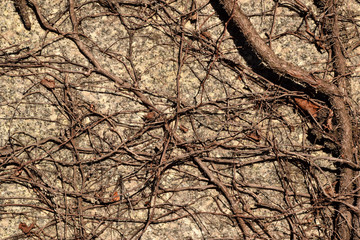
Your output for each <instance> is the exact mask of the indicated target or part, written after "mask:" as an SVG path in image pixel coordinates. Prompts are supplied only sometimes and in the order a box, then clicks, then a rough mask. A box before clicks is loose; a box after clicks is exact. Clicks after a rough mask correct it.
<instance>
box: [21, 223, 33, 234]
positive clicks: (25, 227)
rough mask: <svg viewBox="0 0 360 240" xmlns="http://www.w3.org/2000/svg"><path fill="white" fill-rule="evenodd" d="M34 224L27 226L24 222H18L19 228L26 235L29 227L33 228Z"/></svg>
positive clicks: (29, 229)
mask: <svg viewBox="0 0 360 240" xmlns="http://www.w3.org/2000/svg"><path fill="white" fill-rule="evenodd" d="M34 226H35V223H32V224H31V225H30V226H27V225H26V223H22V222H21V223H20V224H19V229H20V230H21V231H22V232H23V233H24V234H26V235H28V234H29V233H30V231H31V229H33V228H34Z"/></svg>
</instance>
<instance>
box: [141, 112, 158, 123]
mask: <svg viewBox="0 0 360 240" xmlns="http://www.w3.org/2000/svg"><path fill="white" fill-rule="evenodd" d="M155 118H156V113H155V112H154V111H152V112H149V113H148V114H146V115H145V116H144V120H145V121H147V122H150V121H154V120H155Z"/></svg>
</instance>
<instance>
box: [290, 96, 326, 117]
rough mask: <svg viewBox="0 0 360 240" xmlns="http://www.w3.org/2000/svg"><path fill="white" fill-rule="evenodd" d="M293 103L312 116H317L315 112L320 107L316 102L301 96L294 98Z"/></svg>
mask: <svg viewBox="0 0 360 240" xmlns="http://www.w3.org/2000/svg"><path fill="white" fill-rule="evenodd" d="M294 101H295V103H296V104H297V105H298V106H299V107H300V108H301V109H302V110H304V111H306V112H308V113H309V114H310V115H311V116H313V117H314V118H315V117H316V116H317V112H318V111H319V109H320V108H321V107H320V106H318V105H317V104H314V103H312V102H311V101H309V100H306V99H302V98H294Z"/></svg>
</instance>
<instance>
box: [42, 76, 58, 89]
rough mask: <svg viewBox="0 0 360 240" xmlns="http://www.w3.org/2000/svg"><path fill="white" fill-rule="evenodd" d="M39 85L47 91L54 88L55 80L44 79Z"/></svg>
mask: <svg viewBox="0 0 360 240" xmlns="http://www.w3.org/2000/svg"><path fill="white" fill-rule="evenodd" d="M40 84H41V85H43V86H44V87H46V88H49V89H53V88H55V80H53V79H46V78H44V79H42V80H41V82H40Z"/></svg>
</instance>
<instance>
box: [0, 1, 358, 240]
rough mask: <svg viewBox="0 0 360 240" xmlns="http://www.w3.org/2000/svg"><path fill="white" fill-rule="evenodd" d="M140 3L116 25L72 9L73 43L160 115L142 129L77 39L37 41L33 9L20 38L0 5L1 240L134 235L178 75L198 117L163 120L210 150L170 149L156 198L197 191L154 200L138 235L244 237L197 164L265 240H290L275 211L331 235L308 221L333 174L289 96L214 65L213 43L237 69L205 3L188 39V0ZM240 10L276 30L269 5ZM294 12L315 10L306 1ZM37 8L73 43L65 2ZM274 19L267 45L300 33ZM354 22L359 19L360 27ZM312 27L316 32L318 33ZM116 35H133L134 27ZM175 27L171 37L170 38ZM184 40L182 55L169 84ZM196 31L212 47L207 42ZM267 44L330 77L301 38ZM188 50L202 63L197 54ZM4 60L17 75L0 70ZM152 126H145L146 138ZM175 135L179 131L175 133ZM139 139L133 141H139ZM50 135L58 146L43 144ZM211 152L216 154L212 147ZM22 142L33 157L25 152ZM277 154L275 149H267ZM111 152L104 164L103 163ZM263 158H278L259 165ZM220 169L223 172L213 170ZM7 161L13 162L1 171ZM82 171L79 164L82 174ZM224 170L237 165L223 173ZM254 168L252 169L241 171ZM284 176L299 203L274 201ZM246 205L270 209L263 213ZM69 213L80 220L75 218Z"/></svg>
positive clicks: (126, 98)
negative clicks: (311, 178) (262, 228)
mask: <svg viewBox="0 0 360 240" xmlns="http://www.w3.org/2000/svg"><path fill="white" fill-rule="evenodd" d="M99 2H103V3H107V2H112V1H99ZM113 2H116V1H113ZM143 2H144V6H143V7H137V8H135V7H132V6H128V7H124V6H121V7H120V8H118V9H116V10H117V11H118V12H120V14H121V15H122V17H123V19H120V18H119V17H118V16H117V15H116V14H115V12H114V11H113V10H114V9H113V10H112V11H110V10H109V9H107V8H105V7H104V6H102V5H101V4H99V3H97V2H96V1H85V0H81V1H75V3H76V15H77V18H78V20H81V24H80V29H79V31H80V32H81V33H82V34H83V36H80V39H81V40H82V41H83V43H84V44H86V47H87V48H88V49H90V50H91V51H92V53H93V55H94V57H95V58H96V59H97V60H98V62H99V63H100V65H101V66H102V67H103V68H104V69H105V70H106V71H108V72H110V73H111V74H113V75H115V76H117V77H118V78H119V79H121V80H122V81H124V82H126V83H130V84H134V83H135V82H136V85H137V86H138V87H139V88H140V89H141V90H142V93H143V94H144V95H145V96H146V97H147V98H148V99H150V100H151V102H152V104H153V105H154V106H156V108H157V109H159V110H160V111H161V112H163V113H164V116H155V117H154V118H151V119H148V120H149V121H148V120H146V116H148V115H147V114H149V112H150V110H149V109H147V108H146V107H145V106H144V105H143V104H141V102H140V101H139V99H138V98H137V97H136V95H135V94H134V92H131V91H128V90H126V89H122V88H121V87H119V84H118V83H115V82H114V81H112V80H111V79H109V78H108V77H106V76H103V75H101V74H97V73H96V72H92V71H91V70H92V69H93V65H92V64H91V63H90V62H89V60H88V59H87V58H86V57H84V56H83V55H82V54H81V52H80V51H79V50H78V48H77V46H76V45H75V44H74V42H72V41H70V40H69V39H67V38H66V36H61V35H57V34H54V33H52V32H47V31H44V30H43V29H42V28H41V26H40V25H39V23H38V21H37V19H36V17H35V15H34V13H33V11H30V21H31V24H32V28H31V31H26V30H25V28H24V26H23V24H22V23H21V20H20V18H19V16H18V14H17V13H16V12H15V7H14V4H13V2H12V1H10V0H5V1H1V2H0V9H1V10H2V11H1V12H2V14H1V15H0V20H1V22H3V23H4V24H3V26H2V27H1V38H0V45H1V52H0V53H1V65H0V67H1V68H0V73H1V76H0V101H1V102H0V132H1V133H2V135H1V137H0V145H1V146H10V145H12V149H11V148H10V149H11V150H10V154H6V155H7V156H3V157H2V160H1V161H2V165H1V167H2V169H1V171H2V174H1V179H0V207H1V209H0V210H1V213H2V217H1V220H0V226H2V229H1V230H0V238H1V239H20V238H25V239H26V238H27V239H73V237H74V236H75V231H76V230H79V229H80V227H79V224H80V223H82V224H83V226H84V228H85V229H84V231H85V232H86V234H87V235H86V236H85V235H83V238H84V239H90V237H91V234H94V233H95V232H99V234H100V236H96V237H95V238H96V239H130V238H131V237H132V236H133V239H136V238H137V237H138V236H139V234H137V231H139V229H141V226H143V224H144V223H146V221H147V218H148V215H149V214H151V211H150V212H149V211H148V206H149V204H153V202H150V203H149V201H150V200H149V199H150V196H151V192H152V188H151V184H150V182H152V181H153V179H155V176H156V174H157V169H159V166H157V164H158V165H159V161H160V158H161V154H162V152H163V150H164V146H165V140H164V137H166V134H167V133H166V132H165V131H164V128H157V127H156V124H157V121H158V122H161V121H162V118H164V117H167V118H169V119H176V117H174V116H175V114H176V111H177V109H176V97H177V82H176V81H177V76H179V85H180V92H179V96H180V100H181V108H186V107H194V110H193V111H192V112H191V114H190V113H188V114H184V115H180V116H178V122H177V123H175V122H176V121H169V127H171V128H173V131H175V132H176V134H177V135H178V136H179V138H180V139H182V140H183V141H185V142H191V143H193V144H194V146H196V147H195V148H194V149H193V151H197V150H199V151H200V149H201V148H200V147H204V146H205V149H206V150H205V151H203V152H199V153H198V154H195V153H191V154H192V155H191V156H187V155H186V154H190V153H189V152H187V151H185V150H184V148H182V147H179V146H175V145H174V143H171V144H169V146H167V149H166V151H167V154H166V161H165V163H162V164H163V166H164V165H166V164H167V163H173V165H174V166H171V167H168V168H166V169H165V170H164V172H163V175H162V177H161V179H160V180H159V181H160V183H159V186H160V187H159V189H160V190H161V191H166V190H169V189H181V188H184V189H185V188H187V187H189V188H193V187H198V188H199V189H200V190H195V189H191V190H182V191H174V192H171V191H169V192H164V193H161V194H158V197H157V200H156V204H157V205H158V206H159V208H157V210H156V212H155V213H154V219H155V221H157V222H156V224H151V225H150V226H149V227H148V228H147V229H146V231H145V232H144V234H143V236H142V239H170V240H171V239H240V238H241V237H240V236H241V234H240V232H239V229H238V228H236V227H234V223H233V221H234V220H233V218H229V217H228V216H229V215H231V211H230V210H229V203H228V202H227V201H226V199H225V198H224V196H222V195H221V194H220V193H219V191H218V189H216V187H215V186H214V185H212V183H209V181H208V179H207V178H206V177H204V175H203V173H202V172H201V171H200V170H199V168H198V166H197V165H196V164H194V162H193V158H194V157H201V158H202V159H203V160H204V161H206V163H207V164H208V166H209V167H211V168H212V169H213V170H214V172H215V173H216V177H217V178H219V179H220V180H222V181H223V182H224V184H226V185H227V187H229V189H230V187H231V186H232V184H234V183H236V184H238V186H239V187H241V189H237V191H238V193H241V194H239V196H240V197H239V199H238V200H237V201H238V204H239V206H241V208H242V209H248V210H249V211H248V212H247V214H248V215H251V214H252V215H253V216H262V217H264V218H266V217H267V218H266V220H265V221H264V224H267V226H268V229H269V231H273V232H274V235H273V237H274V239H287V238H289V235H288V234H289V231H290V229H289V225H288V224H287V223H286V221H285V220H284V219H282V217H283V216H282V213H281V211H284V212H285V211H286V210H287V209H288V208H289V207H292V210H293V211H294V212H295V213H296V214H295V216H294V218H295V217H296V218H298V219H300V220H298V221H300V222H306V221H307V223H304V230H303V231H304V232H305V233H306V236H307V237H308V238H309V239H318V238H322V237H323V236H324V234H325V232H326V230H325V229H322V230H321V228H323V227H324V225H323V222H321V218H319V219H320V220H319V219H317V220H314V219H313V217H314V216H313V214H312V212H311V209H312V205H311V204H310V200H309V194H312V193H311V192H310V193H309V191H314V192H316V191H319V186H321V187H323V188H325V187H326V186H330V185H331V184H332V183H333V181H334V179H333V178H334V176H333V174H331V172H329V171H323V170H322V168H324V169H325V168H329V169H332V170H334V166H333V164H332V161H331V157H330V156H329V154H326V153H324V152H323V151H320V150H321V148H322V147H321V146H320V145H317V144H315V145H311V144H310V143H309V141H308V139H307V130H308V128H309V127H311V125H310V126H309V123H308V122H306V121H305V120H304V118H306V116H303V115H302V114H301V111H300V110H297V109H295V110H294V106H293V105H291V104H289V103H286V99H287V98H286V96H284V97H283V96H282V95H281V94H284V95H286V94H288V93H286V92H285V91H282V90H281V89H279V90H278V91H279V94H278V95H277V94H276V91H274V90H276V89H275V88H276V87H275V88H272V89H271V88H269V89H267V88H265V89H264V88H262V87H261V85H262V84H261V80H260V79H261V78H260V77H258V76H257V75H256V74H255V73H253V72H251V71H248V69H246V68H245V70H244V72H245V73H247V74H244V73H243V74H238V73H237V72H236V71H232V70H230V68H228V67H226V66H225V64H221V63H220V62H219V61H216V60H215V59H214V58H216V57H217V56H216V55H215V56H213V55H210V53H211V50H212V46H209V45H210V44H211V43H212V44H217V46H218V49H219V53H220V54H219V55H218V56H220V57H223V58H228V59H231V60H234V61H236V62H239V63H241V64H245V61H244V59H241V58H240V57H239V54H238V50H237V49H236V46H235V44H234V41H233V39H232V37H231V35H230V34H229V33H228V32H226V31H224V26H223V24H222V22H221V21H220V19H219V18H218V17H217V14H216V13H215V12H214V10H213V8H212V6H211V5H210V4H207V2H206V1H197V7H200V6H202V5H203V6H204V7H202V8H201V10H200V11H199V12H198V13H197V17H198V18H197V21H196V22H195V23H191V22H190V21H188V22H187V23H186V24H184V26H183V29H181V28H180V26H179V23H181V15H182V13H187V12H189V11H190V6H191V1H185V0H184V1H175V2H172V1H167V2H169V5H170V6H171V7H169V8H167V12H165V11H163V9H162V8H164V6H163V5H162V4H160V3H158V4H154V6H152V7H151V8H147V7H146V4H151V3H154V2H155V1H146V2H145V1H143ZM159 2H160V1H159ZM165 2H166V1H164V3H165ZM170 2H171V3H170ZM239 2H240V4H242V8H243V10H244V11H245V12H246V13H247V14H248V15H249V16H250V17H251V21H252V23H253V24H254V25H255V27H256V29H257V30H258V31H259V33H260V35H261V36H262V37H264V38H266V35H265V33H269V31H270V30H271V26H272V20H273V17H272V15H271V14H270V13H271V12H269V11H270V10H271V9H273V7H274V4H275V3H274V2H273V1H268V0H266V1H260V0H259V1H239ZM279 2H282V1H279ZM303 2H304V3H305V4H306V5H307V6H309V7H310V8H311V9H313V10H314V11H317V10H316V8H315V6H313V5H312V2H311V1H303ZM38 5H39V7H40V9H41V12H42V14H44V16H45V18H46V19H47V21H49V22H50V23H51V24H53V26H54V27H56V28H57V29H59V30H61V31H63V32H64V33H69V34H70V33H71V31H72V27H71V21H70V19H69V13H68V1H63V0H52V1H48V0H38ZM284 5H286V3H285V1H284ZM112 7H113V8H114V6H113V5H112ZM349 9H350V10H349ZM29 10H30V9H29ZM344 11H351V13H353V14H354V15H355V14H359V4H358V3H356V2H354V1H349V3H348V4H347V5H345V7H344ZM263 13H268V14H263ZM277 14H278V15H277V17H276V22H275V24H274V30H273V36H275V35H277V34H283V33H286V32H291V31H295V30H298V29H299V28H300V29H304V28H305V27H304V24H303V23H302V19H301V18H300V17H299V16H298V15H297V14H295V13H294V12H293V11H291V10H290V9H288V8H286V7H284V6H283V7H279V9H278V12H277ZM131 15H134V16H137V18H135V17H130V16H131ZM168 16H171V17H172V19H169V18H168ZM356 18H357V20H356ZM356 18H354V21H355V20H356V21H359V19H358V18H359V17H358V16H357V17H356ZM310 24H312V25H311V27H312V30H314V29H315V26H314V25H313V24H314V23H310ZM124 25H128V26H132V27H136V28H137V29H135V30H129V29H126V27H125V26H124ZM346 29H348V28H346ZM175 30H177V31H178V33H179V34H178V35H174V34H173V32H172V31H175ZM181 30H183V34H184V39H185V40H184V42H183V51H184V54H185V53H186V54H185V56H186V57H185V60H184V64H183V65H182V67H181V69H180V74H179V75H178V67H179V66H178V55H179V49H180V41H181ZM205 31H206V32H207V34H209V35H210V36H211V37H210V40H209V38H208V39H206V40H205V38H204V32H205ZM347 31H350V30H347ZM222 34H223V35H222ZM193 36H200V37H199V38H198V39H194V37H193ZM356 37H357V36H355V35H351V36H348V38H349V39H348V40H349V41H348V42H344V44H348V45H349V46H350V43H353V42H354V41H355V40H354V38H356ZM206 41H209V42H208V43H207V42H206ZM271 44H272V49H273V50H274V51H275V52H276V53H277V54H278V56H280V57H281V58H283V59H285V60H287V61H290V62H292V63H293V64H295V65H298V66H300V67H302V68H304V69H306V70H308V71H321V70H323V69H326V64H325V63H326V61H327V54H325V53H320V52H319V51H317V49H316V48H315V47H314V45H312V44H309V43H307V42H306V41H300V40H299V39H298V38H296V37H294V36H290V35H288V36H285V37H281V38H278V39H274V40H273V41H272V43H271ZM207 47H208V48H207ZM359 49H360V48H356V49H355V50H354V51H351V52H349V54H350V55H351V56H352V57H351V58H350V59H349V63H348V64H349V65H351V66H354V68H353V74H352V76H351V81H352V82H351V86H352V88H351V93H352V96H351V98H352V99H353V101H354V105H355V107H357V104H356V103H357V102H358V101H359V99H360V86H359V81H358V79H359V76H358V75H359V66H358V63H359V57H358V55H359V54H358V53H357V52H358V51H359ZM196 51H198V52H200V53H201V54H195V53H194V52H196ZM239 51H241V49H240V50H239ZM19 56H24V58H19ZM15 60H16V61H15ZM7 63H13V64H14V66H21V67H18V68H17V67H9V66H4V64H7ZM36 64H37V65H36ZM60 70H61V71H60ZM315 74H318V73H317V72H315ZM319 75H321V74H319ZM252 78H253V79H252ZM43 79H50V80H54V81H55V87H54V88H53V89H50V88H47V87H45V86H44V84H42V83H41V81H42V80H43ZM274 92H275V93H274ZM265 97H268V99H271V101H266V99H265ZM201 103H204V104H203V105H201ZM284 103H286V104H284ZM65 105H67V106H66V107H65ZM195 106H196V107H195ZM68 107H70V108H72V109H70V108H68ZM94 112H96V114H94ZM70 115H71V117H70ZM105 116H109V117H105ZM71 126H73V128H71ZM148 126H153V128H150V129H149V130H146V131H144V129H145V128H146V127H148ZM175 126H177V128H175ZM180 126H182V127H185V128H186V129H188V131H182V130H181V129H180ZM83 129H87V130H86V131H84V130H83ZM254 130H257V131H258V133H259V136H260V137H261V140H260V141H259V142H256V141H251V140H252V139H249V137H248V136H249V134H251V133H253V132H254ZM72 131H74V132H72ZM77 131H79V132H80V131H83V133H82V134H81V135H79V136H77V137H75V138H74V139H73V141H72V140H71V139H72V138H71V136H72V134H76V132H77ZM142 131H144V133H142ZM138 133H142V134H139V136H137V134H138ZM250 136H251V135H250ZM49 138H52V139H55V140H53V141H49V142H46V143H45V142H41V141H42V140H44V139H49ZM58 139H60V140H61V141H64V142H67V144H68V145H76V146H77V148H78V152H76V151H74V150H73V148H71V146H70V147H63V146H62V147H59V143H57V142H56V141H57V140H58ZM229 139H230V140H229ZM270 142H272V144H276V145H271V144H270ZM220 143H222V146H221V147H219V146H217V145H216V144H220ZM23 146H30V147H26V148H24V149H21V148H22V147H23ZM66 146H67V145H66ZM225 146H226V147H225ZM276 149H278V150H279V151H278V152H275V150H276ZM112 151H113V152H114V153H113V154H112V155H111V156H109V157H108V158H104V159H101V157H103V156H105V155H106V154H107V153H109V152H112ZM286 152H287V153H289V152H292V153H293V154H294V155H293V157H294V162H293V163H292V162H289V161H288V160H286V161H285V160H279V158H281V157H282V155H281V154H285V153H286ZM272 158H274V161H273V160H269V161H265V160H263V159H272ZM316 158H317V159H316ZM295 159H296V161H295ZM299 159H300V160H302V161H303V163H304V165H302V164H301V161H300V160H299ZM309 159H310V160H309ZM95 160H96V161H95ZM215 160H222V161H224V162H223V164H216V161H215ZM275 160H276V161H275ZM277 160H279V161H277ZM12 161H15V162H16V163H17V164H20V165H16V164H15V165H12V164H8V165H7V164H5V162H10V163H11V162H12ZM79 161H80V162H82V164H77V162H79ZM212 161H214V162H212ZM226 161H228V162H230V161H233V162H234V164H232V165H229V164H225V162H226ZM251 161H252V162H255V163H247V162H251ZM256 161H259V162H258V163H256ZM309 161H310V162H309ZM211 162H212V163H211ZM90 163H92V164H90ZM245 163H246V164H245ZM305 163H306V164H305ZM20 166H21V167H20ZM163 166H161V167H163ZM24 167H25V168H26V169H25V168H24ZM306 167H311V168H314V172H315V173H316V174H317V175H318V176H317V180H318V182H311V183H309V182H307V181H308V178H306V177H304V175H303V172H302V168H306ZM321 167H322V168H321ZM303 171H306V170H305V169H303ZM281 174H284V175H286V176H287V177H288V178H289V179H288V184H289V189H292V191H294V192H295V193H299V196H298V197H296V198H295V197H293V196H286V197H288V198H289V199H288V202H286V201H285V200H284V196H285V194H284V193H283V191H281V189H282V188H283V186H282V182H281V181H280V180H279V178H281V177H279V176H281ZM29 176H30V177H29ZM82 178H83V179H82ZM29 179H30V180H29ZM31 179H33V180H34V181H35V180H36V179H41V181H42V182H43V183H44V185H36V184H35V185H34V183H33V182H31ZM61 179H62V180H61ZM84 179H85V180H84ZM306 185H307V186H308V188H306ZM34 186H35V187H34ZM309 186H310V187H309ZM36 187H37V188H36ZM311 187H313V189H311ZM140 189H143V190H144V191H139V190H140ZM309 189H310V190H309ZM277 190H279V191H277ZM233 191H235V190H233ZM115 192H117V193H118V194H119V195H121V198H120V201H118V202H116V201H115V202H114V203H111V202H112V201H113V200H114V199H115V198H114V196H115V195H114V194H115ZM80 194H81V195H82V196H83V197H82V198H81V197H79V196H80ZM233 194H235V193H233ZM301 194H303V195H301ZM44 195H47V196H48V197H45V198H44V197H43V196H44ZM254 196H255V197H254ZM39 199H48V201H50V202H51V205H52V206H55V208H54V209H49V208H48V206H49V204H50V203H46V202H41V201H39ZM254 199H259V202H262V203H267V204H269V205H270V204H273V205H274V206H277V207H278V208H279V209H277V210H276V211H275V210H274V209H268V208H266V207H261V206H260V207H259V205H258V203H257V202H256V201H255V200H254ZM104 203H105V204H104ZM79 205H82V207H83V209H82V210H81V211H83V212H82V214H80V213H79V211H80V210H79V209H78V208H77V207H76V206H79ZM331 211H332V209H331V208H330V207H329V209H328V210H326V211H325V210H324V212H325V213H328V214H330V213H331ZM75 213H76V214H78V215H76V216H72V215H71V214H75ZM245 213H246V212H245V210H244V214H245ZM249 213H251V214H249ZM80 216H81V217H80ZM105 218H108V221H104V219H105ZM109 219H110V220H109ZM20 222H23V223H26V224H27V226H29V225H30V224H31V223H33V222H34V223H35V226H36V227H35V228H34V229H33V235H31V236H28V237H26V236H24V234H23V233H22V232H21V230H20V229H19V228H18V226H19V223H20ZM64 223H65V225H64ZM317 228H319V229H317ZM101 229H104V231H103V232H102V231H101ZM306 229H309V230H308V231H307V230H306ZM78 234H79V233H78ZM253 237H254V239H255V238H256V236H253ZM263 238H264V236H263Z"/></svg>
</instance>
